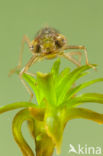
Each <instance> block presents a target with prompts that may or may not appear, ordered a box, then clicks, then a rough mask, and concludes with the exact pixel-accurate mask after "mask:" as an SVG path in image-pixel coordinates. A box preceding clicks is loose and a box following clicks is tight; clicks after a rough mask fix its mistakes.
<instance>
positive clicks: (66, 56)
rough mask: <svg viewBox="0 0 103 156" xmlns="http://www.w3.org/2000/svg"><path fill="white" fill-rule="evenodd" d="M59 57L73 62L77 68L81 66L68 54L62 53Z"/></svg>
mask: <svg viewBox="0 0 103 156" xmlns="http://www.w3.org/2000/svg"><path fill="white" fill-rule="evenodd" d="M59 56H63V57H65V58H66V59H68V60H69V61H71V62H72V63H74V64H76V65H77V66H79V67H80V66H81V64H80V62H78V61H77V60H76V59H74V58H73V57H71V55H70V54H69V52H68V53H62V54H60V55H59Z"/></svg>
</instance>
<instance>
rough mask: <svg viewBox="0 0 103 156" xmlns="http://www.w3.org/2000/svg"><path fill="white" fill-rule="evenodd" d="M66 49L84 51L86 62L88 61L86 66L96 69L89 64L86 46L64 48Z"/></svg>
mask: <svg viewBox="0 0 103 156" xmlns="http://www.w3.org/2000/svg"><path fill="white" fill-rule="evenodd" d="M64 49H65V50H66V49H80V50H84V55H85V60H86V64H87V65H89V66H90V67H92V68H93V69H96V68H95V67H94V66H93V65H91V64H89V63H88V55H87V49H86V47H85V46H82V45H78V46H75V45H70V46H67V47H64Z"/></svg>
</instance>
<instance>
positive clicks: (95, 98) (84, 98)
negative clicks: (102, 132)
mask: <svg viewBox="0 0 103 156" xmlns="http://www.w3.org/2000/svg"><path fill="white" fill-rule="evenodd" d="M86 102H95V103H100V104H103V94H99V93H86V94H82V95H81V96H78V97H75V98H73V99H69V100H67V101H65V102H64V103H65V105H68V106H69V107H72V106H76V105H80V104H83V103H86ZM63 105H64V104H63Z"/></svg>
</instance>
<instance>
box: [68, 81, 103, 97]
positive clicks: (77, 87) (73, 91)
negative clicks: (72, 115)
mask: <svg viewBox="0 0 103 156" xmlns="http://www.w3.org/2000/svg"><path fill="white" fill-rule="evenodd" d="M101 81H103V78H99V79H95V80H91V81H88V82H85V83H82V84H80V85H78V86H76V87H75V88H73V89H72V90H70V91H69V92H68V93H67V95H66V96H67V99H70V98H71V97H72V96H73V95H75V94H76V93H77V92H79V91H80V90H81V89H83V88H86V87H88V86H90V85H92V84H94V83H96V82H101Z"/></svg>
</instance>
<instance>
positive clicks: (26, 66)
mask: <svg viewBox="0 0 103 156" xmlns="http://www.w3.org/2000/svg"><path fill="white" fill-rule="evenodd" d="M38 59H39V57H38V56H36V55H34V56H32V57H31V59H30V60H29V62H28V63H27V64H26V65H25V67H24V68H23V69H22V70H21V72H20V73H19V78H20V80H21V82H22V84H23V85H24V87H25V88H26V90H27V92H28V93H29V94H30V100H29V101H31V100H32V98H33V93H32V91H31V89H30V88H29V87H28V85H27V84H26V82H25V81H24V79H23V77H22V76H23V73H26V72H27V71H28V69H29V68H30V66H31V65H32V64H33V63H35V62H36V61H38ZM27 73H28V72H27Z"/></svg>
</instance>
